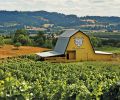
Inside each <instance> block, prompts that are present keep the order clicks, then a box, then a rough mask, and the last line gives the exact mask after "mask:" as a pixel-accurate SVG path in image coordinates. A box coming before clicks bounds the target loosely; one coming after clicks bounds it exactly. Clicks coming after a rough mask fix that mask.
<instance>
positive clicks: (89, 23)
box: [0, 11, 120, 32]
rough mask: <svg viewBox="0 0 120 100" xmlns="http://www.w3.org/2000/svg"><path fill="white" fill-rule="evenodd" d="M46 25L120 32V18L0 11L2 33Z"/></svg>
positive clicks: (44, 12) (0, 30) (0, 29)
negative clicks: (25, 27)
mask: <svg viewBox="0 0 120 100" xmlns="http://www.w3.org/2000/svg"><path fill="white" fill-rule="evenodd" d="M44 24H53V25H54V27H58V26H60V27H65V28H71V27H72V28H81V29H83V30H103V29H107V30H120V17H100V16H85V17H77V16H76V15H64V14H61V13H56V12H46V11H34V12H29V11H26V12H18V11H0V32H2V31H4V30H6V31H7V30H16V29H18V28H23V27H24V26H34V27H42V25H44Z"/></svg>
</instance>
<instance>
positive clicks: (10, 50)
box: [0, 45, 48, 58]
mask: <svg viewBox="0 0 120 100" xmlns="http://www.w3.org/2000/svg"><path fill="white" fill-rule="evenodd" d="M46 50H48V49H47V48H40V47H30V46H21V47H20V48H19V49H18V50H17V49H16V48H15V47H14V46H13V45H5V46H3V47H2V48H0V58H6V57H14V56H20V55H26V54H34V53H38V52H42V51H46Z"/></svg>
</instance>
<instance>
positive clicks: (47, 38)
mask: <svg viewBox="0 0 120 100" xmlns="http://www.w3.org/2000/svg"><path fill="white" fill-rule="evenodd" d="M57 34H61V33H57ZM89 36H90V40H91V43H92V45H93V47H94V48H97V47H102V46H111V47H120V40H117V39H116V40H115V39H103V38H100V37H96V36H95V35H94V34H92V35H89ZM56 42H57V38H56V37H54V34H52V33H50V34H47V33H46V32H44V31H39V32H38V33H37V35H35V36H30V34H29V32H28V31H26V30H24V29H20V30H17V31H16V32H15V33H13V34H11V35H2V36H0V47H2V46H4V44H12V45H14V46H16V47H19V46H21V45H22V46H38V47H46V48H51V49H53V48H54V46H55V44H56Z"/></svg>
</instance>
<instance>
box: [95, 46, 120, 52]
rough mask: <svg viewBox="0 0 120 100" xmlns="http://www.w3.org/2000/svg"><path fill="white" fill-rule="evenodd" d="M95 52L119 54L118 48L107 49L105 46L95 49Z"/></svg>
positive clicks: (119, 49)
mask: <svg viewBox="0 0 120 100" xmlns="http://www.w3.org/2000/svg"><path fill="white" fill-rule="evenodd" d="M96 50H100V51H106V52H111V53H117V54H120V48H117V47H107V46H106V47H100V48H96Z"/></svg>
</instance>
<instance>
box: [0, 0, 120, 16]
mask: <svg viewBox="0 0 120 100" xmlns="http://www.w3.org/2000/svg"><path fill="white" fill-rule="evenodd" d="M119 9H120V0H0V10H19V11H21V10H23V11H29V10H30V11H34V10H46V11H50V12H60V13H65V14H76V15H78V16H85V15H97V16H120V13H119Z"/></svg>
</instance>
